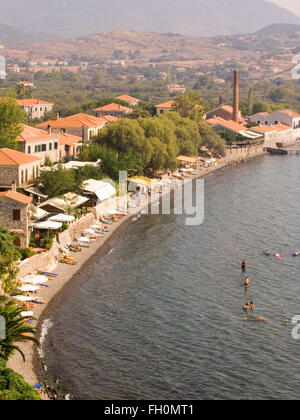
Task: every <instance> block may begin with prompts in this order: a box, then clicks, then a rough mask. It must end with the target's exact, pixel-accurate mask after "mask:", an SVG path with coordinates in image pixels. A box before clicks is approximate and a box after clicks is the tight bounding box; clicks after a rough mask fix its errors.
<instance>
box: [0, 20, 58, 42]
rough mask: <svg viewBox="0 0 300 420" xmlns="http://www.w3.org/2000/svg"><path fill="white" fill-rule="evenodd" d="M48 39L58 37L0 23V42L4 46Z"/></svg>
mask: <svg viewBox="0 0 300 420" xmlns="http://www.w3.org/2000/svg"><path fill="white" fill-rule="evenodd" d="M50 39H59V37H58V36H55V35H48V34H44V33H34V32H32V31H27V30H22V29H19V28H18V27H16V26H13V25H7V24H5V23H0V44H1V45H4V46H6V47H12V46H19V45H28V44H33V43H36V42H43V41H47V40H50Z"/></svg>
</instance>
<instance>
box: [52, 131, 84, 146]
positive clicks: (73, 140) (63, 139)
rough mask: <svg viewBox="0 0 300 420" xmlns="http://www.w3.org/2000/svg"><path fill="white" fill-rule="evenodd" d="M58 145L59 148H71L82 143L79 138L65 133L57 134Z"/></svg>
mask: <svg viewBox="0 0 300 420" xmlns="http://www.w3.org/2000/svg"><path fill="white" fill-rule="evenodd" d="M57 137H58V141H59V145H60V146H64V145H67V146H73V145H75V144H77V143H80V142H81V141H82V139H81V137H78V136H73V135H72V134H67V133H59V134H57Z"/></svg>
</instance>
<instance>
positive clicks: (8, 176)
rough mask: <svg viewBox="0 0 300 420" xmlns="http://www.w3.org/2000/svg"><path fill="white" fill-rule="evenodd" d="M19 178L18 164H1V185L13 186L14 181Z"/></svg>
mask: <svg viewBox="0 0 300 420" xmlns="http://www.w3.org/2000/svg"><path fill="white" fill-rule="evenodd" d="M18 180H19V174H18V167H17V166H4V165H1V166H0V187H11V184H12V181H17V182H18Z"/></svg>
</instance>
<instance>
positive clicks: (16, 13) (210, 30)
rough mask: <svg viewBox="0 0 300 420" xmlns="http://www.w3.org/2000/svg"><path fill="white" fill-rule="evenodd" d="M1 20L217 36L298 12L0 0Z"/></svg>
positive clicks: (232, 4) (262, 4)
mask: <svg viewBox="0 0 300 420" xmlns="http://www.w3.org/2000/svg"><path fill="white" fill-rule="evenodd" d="M0 16H1V20H2V21H4V22H6V23H8V24H12V25H15V26H16V27H18V28H20V29H22V30H25V31H30V32H33V33H35V32H40V33H50V34H51V33H53V34H56V33H59V35H60V36H61V37H80V36H84V35H88V34H93V33H99V32H100V33H102V32H106V31H109V30H114V29H120V28H123V29H129V30H134V31H141V32H158V33H168V32H172V33H179V34H183V35H190V36H205V37H211V36H218V35H233V34H239V33H252V32H255V31H257V30H259V29H261V28H262V27H264V26H267V25H271V24H274V23H290V24H300V18H299V17H297V16H296V15H294V14H293V13H292V12H289V11H288V10H286V9H284V8H280V7H279V6H277V5H275V4H273V3H270V2H269V1H266V0H251V2H249V1H248V0H210V2H207V0H186V1H185V2H182V0H152V1H151V2H149V1H148V0H127V1H126V2H124V1H123V0H110V2H109V3H108V2H107V1H106V0H105V1H104V0H85V2H82V1H81V0H64V1H61V0H51V2H48V3H46V4H41V2H40V0H0Z"/></svg>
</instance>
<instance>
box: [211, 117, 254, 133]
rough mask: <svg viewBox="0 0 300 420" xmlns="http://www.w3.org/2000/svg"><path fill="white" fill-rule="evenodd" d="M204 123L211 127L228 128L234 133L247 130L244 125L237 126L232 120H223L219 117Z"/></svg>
mask: <svg viewBox="0 0 300 420" xmlns="http://www.w3.org/2000/svg"><path fill="white" fill-rule="evenodd" d="M206 122H207V124H209V125H211V126H216V125H222V126H223V127H226V128H229V129H230V130H233V131H236V132H238V133H239V132H240V131H244V130H247V128H246V127H245V126H244V125H242V124H238V123H237V122H235V121H233V120H229V121H227V120H224V118H221V117H217V118H210V119H209V120H206Z"/></svg>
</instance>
